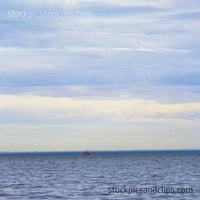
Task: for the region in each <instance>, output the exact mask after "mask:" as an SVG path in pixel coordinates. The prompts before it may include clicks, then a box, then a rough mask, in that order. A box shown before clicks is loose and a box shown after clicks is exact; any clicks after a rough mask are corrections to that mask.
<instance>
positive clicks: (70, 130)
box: [0, 0, 200, 152]
mask: <svg viewBox="0 0 200 200" xmlns="http://www.w3.org/2000/svg"><path fill="white" fill-rule="evenodd" d="M199 22H200V1H199V0H190V1H188V0H176V1H174V0H164V1H163V0H124V1H121V0H101V1H99V0H59V1H56V0H9V1H4V0H0V28H1V29H0V151H1V152H3V151H83V150H86V149H88V150H161V149H200V143H199V141H200V57H199V55H200V30H199Z"/></svg>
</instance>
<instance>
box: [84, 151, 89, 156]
mask: <svg viewBox="0 0 200 200" xmlns="http://www.w3.org/2000/svg"><path fill="white" fill-rule="evenodd" d="M82 155H88V156H89V155H90V152H88V151H85V152H83V154H82Z"/></svg>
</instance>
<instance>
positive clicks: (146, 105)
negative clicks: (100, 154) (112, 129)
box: [0, 95, 200, 124]
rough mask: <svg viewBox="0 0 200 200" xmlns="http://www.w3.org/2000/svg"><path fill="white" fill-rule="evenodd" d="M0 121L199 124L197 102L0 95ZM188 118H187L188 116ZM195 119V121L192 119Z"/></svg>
mask: <svg viewBox="0 0 200 200" xmlns="http://www.w3.org/2000/svg"><path fill="white" fill-rule="evenodd" d="M0 109H1V113H3V116H2V121H4V122H5V123H9V121H13V120H14V121H19V122H20V123H21V122H23V121H27V120H28V123H39V124H42V123H44V124H45V123H47V124H49V123H50V124H51V123H55V124H56V123H58V124H63V123H72V124H74V123H75V124H78V123H83V124H84V123H86V124H88V123H91V122H93V123H94V124H95V123H97V124H98V123H105V124H106V123H108V124H110V123H122V124H123V123H145V122H147V123H154V122H176V120H179V121H181V120H189V121H190V118H191V116H194V117H192V119H194V122H195V123H196V120H197V122H198V121H199V116H197V114H200V103H179V104H164V103H163V104H161V103H157V102H155V101H152V100H151V101H150V100H142V99H124V100H105V99H102V100H99V99H93V100H89V99H84V100H80V99H73V98H64V97H62V98H61V97H60V98H58V97H56V98H53V97H37V96H13V95H1V106H0ZM188 116H189V117H188ZM196 116H197V118H196Z"/></svg>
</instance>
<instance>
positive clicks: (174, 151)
mask: <svg viewBox="0 0 200 200" xmlns="http://www.w3.org/2000/svg"><path fill="white" fill-rule="evenodd" d="M82 152H83V151H24V152H0V155H23V154H25V155H33V154H36V155H37V154H40V155H41V154H43V155H44V154H81V153H82ZM90 152H91V153H92V154H99V153H102V154H103V153H188V152H191V153H192V152H200V149H177V150H173V149H172V150H113V151H95V150H94V151H90Z"/></svg>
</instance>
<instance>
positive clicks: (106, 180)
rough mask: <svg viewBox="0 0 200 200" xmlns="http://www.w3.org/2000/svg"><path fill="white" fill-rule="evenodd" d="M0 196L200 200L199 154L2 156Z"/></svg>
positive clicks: (136, 153) (118, 153)
mask: <svg viewBox="0 0 200 200" xmlns="http://www.w3.org/2000/svg"><path fill="white" fill-rule="evenodd" d="M156 187H157V191H156ZM153 189H154V190H153ZM158 189H159V192H160V193H159V192H158ZM169 189H170V193H169ZM134 191H135V192H134ZM152 191H153V192H152ZM166 193H168V194H166ZM0 199H3V200H4V199H12V200H14V199H20V200H23V199H26V200H27V199H38V200H39V199H53V200H54V199H70V200H73V199H76V200H79V199H80V200H87V199H91V200H96V199H99V200H101V199H102V200H107V199H114V200H121V199H130V200H149V199H156V200H165V199H166V200H173V199H177V200H190V199H198V200H199V199H200V152H116V153H108V152H107V153H106V152H104V153H92V154H91V155H90V156H83V155H81V153H59V154H58V153H55V154H53V153H51V154H12V155H6V154H5V155H2V154H1V155H0Z"/></svg>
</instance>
